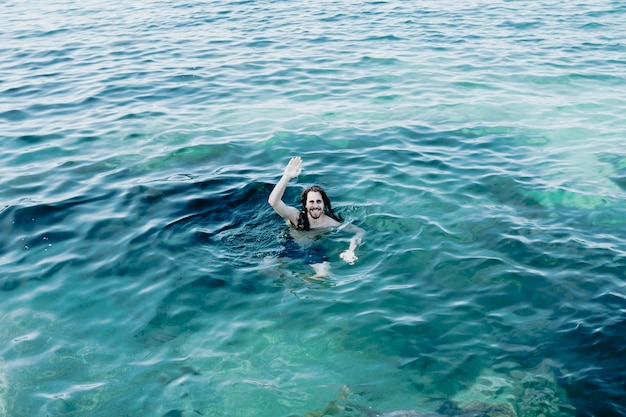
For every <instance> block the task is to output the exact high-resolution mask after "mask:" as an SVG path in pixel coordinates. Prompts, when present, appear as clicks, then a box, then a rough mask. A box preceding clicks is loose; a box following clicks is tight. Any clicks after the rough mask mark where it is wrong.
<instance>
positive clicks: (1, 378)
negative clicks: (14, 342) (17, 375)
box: [0, 339, 9, 416]
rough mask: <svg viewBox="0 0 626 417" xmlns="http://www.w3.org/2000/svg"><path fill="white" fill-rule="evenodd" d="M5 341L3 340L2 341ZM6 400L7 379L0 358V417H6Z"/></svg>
mask: <svg viewBox="0 0 626 417" xmlns="http://www.w3.org/2000/svg"><path fill="white" fill-rule="evenodd" d="M2 340H5V339H2ZM8 398H9V377H8V373H7V369H6V366H5V365H4V358H2V356H0V416H8V415H9V410H8V404H7V402H8Z"/></svg>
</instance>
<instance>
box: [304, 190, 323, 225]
mask: <svg viewBox="0 0 626 417" xmlns="http://www.w3.org/2000/svg"><path fill="white" fill-rule="evenodd" d="M306 211H307V212H308V213H309V216H311V218H312V219H319V218H320V217H322V214H323V213H324V200H323V199H322V194H321V193H320V192H318V191H309V192H308V194H307V196H306Z"/></svg>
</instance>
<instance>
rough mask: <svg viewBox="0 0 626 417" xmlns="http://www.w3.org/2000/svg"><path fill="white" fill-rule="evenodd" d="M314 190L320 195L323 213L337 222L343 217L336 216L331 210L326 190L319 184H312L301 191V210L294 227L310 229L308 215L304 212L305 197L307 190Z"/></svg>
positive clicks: (307, 194) (307, 193)
mask: <svg viewBox="0 0 626 417" xmlns="http://www.w3.org/2000/svg"><path fill="white" fill-rule="evenodd" d="M311 191H314V192H318V193H320V194H321V195H322V201H324V214H325V215H327V216H328V217H330V218H333V219H335V220H337V221H338V222H342V221H343V218H342V217H341V216H338V215H337V214H335V212H334V211H333V206H332V205H331V204H330V199H329V198H328V195H326V191H324V189H323V188H322V187H320V186H319V185H314V186H312V187H309V188H307V189H305V190H304V191H302V196H301V201H302V211H300V215H299V216H298V224H297V225H296V228H297V229H298V230H311V225H310V224H309V217H308V216H307V212H306V199H307V197H308V196H309V192H311Z"/></svg>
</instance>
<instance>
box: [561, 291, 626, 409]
mask: <svg viewBox="0 0 626 417" xmlns="http://www.w3.org/2000/svg"><path fill="white" fill-rule="evenodd" d="M595 301H596V302H598V303H601V304H602V308H601V310H602V311H605V310H606V308H611V312H610V313H607V312H604V313H602V314H600V315H598V314H597V313H592V314H589V312H586V311H584V310H582V311H581V312H580V314H578V317H579V318H578V319H576V321H577V322H578V323H579V324H578V325H577V326H575V327H572V324H569V323H568V324H566V325H564V326H563V327H562V328H561V329H559V332H558V334H560V340H559V343H558V344H555V346H554V352H553V356H554V357H555V358H556V359H557V360H559V361H560V362H561V363H562V364H563V367H564V368H566V369H567V370H568V372H567V373H566V374H565V375H564V376H563V377H562V378H561V380H560V382H561V383H562V384H563V386H564V387H565V388H566V390H567V393H568V396H569V398H570V399H571V401H572V404H573V405H574V406H575V407H576V409H577V415H579V416H589V417H591V416H624V415H626V405H625V404H624V397H623V393H624V381H626V347H625V346H626V336H625V335H626V316H625V314H624V311H626V302H625V301H624V298H622V297H619V298H617V297H614V296H608V297H607V296H603V297H600V298H599V299H596V300H595ZM598 399H601V400H598Z"/></svg>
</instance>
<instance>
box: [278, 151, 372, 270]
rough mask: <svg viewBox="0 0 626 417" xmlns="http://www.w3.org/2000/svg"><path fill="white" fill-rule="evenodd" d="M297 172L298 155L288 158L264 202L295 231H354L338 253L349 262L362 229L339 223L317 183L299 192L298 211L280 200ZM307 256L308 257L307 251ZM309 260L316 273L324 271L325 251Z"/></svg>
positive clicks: (326, 262) (326, 261) (300, 162)
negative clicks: (299, 208) (348, 243)
mask: <svg viewBox="0 0 626 417" xmlns="http://www.w3.org/2000/svg"><path fill="white" fill-rule="evenodd" d="M300 172H302V158H300V157H299V156H296V157H293V158H291V160H290V161H289V164H287V167H286V168H285V172H284V173H283V176H282V178H281V179H280V181H278V184H276V186H275V187H274V189H273V190H272V192H271V194H270V197H269V199H268V202H269V203H270V205H271V206H272V207H273V208H274V210H275V211H276V213H278V214H279V215H280V216H281V217H282V218H284V219H286V220H287V221H288V222H289V225H290V226H292V227H293V228H295V229H296V230H298V231H324V230H328V229H331V228H334V227H341V228H342V230H344V231H346V232H348V233H354V236H353V237H352V238H351V239H350V246H349V247H348V249H347V250H345V251H344V252H343V253H342V254H341V255H340V257H341V259H343V260H344V261H345V262H347V263H349V264H353V263H355V262H356V261H357V260H358V259H359V258H358V257H357V256H356V254H355V253H354V251H355V249H356V248H357V246H359V245H360V244H361V241H362V240H363V235H364V234H365V231H364V230H363V229H361V228H360V227H357V226H354V225H352V224H346V225H343V226H342V224H341V222H342V221H343V219H342V218H341V217H340V216H337V215H336V214H335V212H334V211H333V208H332V206H331V204H330V200H329V199H328V196H327V195H326V192H324V190H323V189H322V188H321V187H318V186H313V187H309V188H307V189H305V190H304V191H303V192H302V210H301V211H300V210H298V209H297V208H295V207H291V206H288V205H287V204H285V203H284V202H283V201H282V198H283V195H284V194H285V190H286V189H287V185H288V184H289V181H290V180H291V179H293V178H296V177H297V176H298V175H300ZM309 257H310V258H311V256H310V255H309ZM310 263H311V266H312V267H313V269H315V271H316V272H317V275H322V276H325V275H328V269H329V263H328V259H327V258H326V256H325V255H319V256H316V257H315V256H314V257H313V259H312V260H311V262H310Z"/></svg>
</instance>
